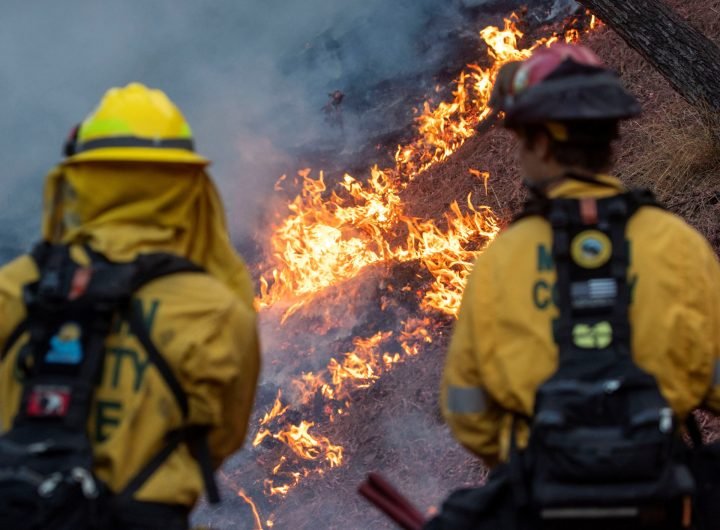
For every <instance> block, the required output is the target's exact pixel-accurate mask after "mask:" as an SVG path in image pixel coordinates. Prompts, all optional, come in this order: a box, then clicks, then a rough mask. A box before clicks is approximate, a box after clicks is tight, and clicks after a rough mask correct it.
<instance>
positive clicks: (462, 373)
mask: <svg viewBox="0 0 720 530" xmlns="http://www.w3.org/2000/svg"><path fill="white" fill-rule="evenodd" d="M491 105H492V106H494V108H495V109H496V110H501V111H504V112H505V125H506V126H507V127H508V128H510V129H511V130H512V131H514V133H515V134H516V136H517V140H518V144H519V163H520V167H521V170H522V173H523V177H524V179H525V183H526V185H527V187H528V188H529V189H530V192H531V194H532V195H534V196H535V197H536V198H540V199H542V200H554V199H560V198H567V199H585V198H594V199H601V198H606V197H612V196H616V195H618V194H621V193H623V192H625V191H626V190H625V188H624V187H623V184H622V183H621V182H620V180H618V179H617V178H615V177H613V176H610V175H608V174H606V171H607V170H608V168H609V166H610V165H611V141H612V140H613V139H615V138H616V137H617V131H618V122H619V120H621V119H625V118H629V117H632V116H635V115H637V114H638V113H639V111H640V109H639V105H638V103H637V102H636V100H635V99H634V98H633V97H632V96H631V95H630V94H629V93H627V92H626V91H625V90H624V89H623V88H622V86H621V85H620V83H619V81H617V78H615V76H614V75H611V73H610V72H609V71H607V70H606V69H605V68H604V67H603V65H602V64H601V62H600V60H599V59H598V58H597V57H596V56H595V55H594V54H593V53H592V52H591V51H589V50H588V49H586V48H584V47H581V46H566V45H559V46H555V47H552V48H550V49H542V50H540V51H538V52H536V53H535V54H534V55H533V56H532V57H531V58H530V59H528V60H526V61H524V62H519V63H513V64H510V65H506V66H505V67H504V68H503V69H502V70H501V73H500V75H499V78H498V81H497V83H496V87H495V92H494V94H493V98H492V101H491ZM581 202H582V201H581ZM587 202H588V204H590V205H592V204H594V202H593V201H587ZM626 237H627V240H628V242H629V249H630V252H629V254H630V258H629V267H628V269H627V281H628V284H629V286H630V304H629V322H630V324H631V327H632V340H631V346H632V347H631V351H632V356H633V359H634V361H635V363H636V364H637V366H639V367H640V368H641V369H643V370H644V371H646V372H647V373H649V374H651V375H652V376H654V377H655V378H656V380H657V384H658V386H659V389H660V391H661V392H662V395H663V397H664V398H665V400H666V401H667V403H668V404H669V405H670V406H671V407H672V410H673V411H674V412H675V414H676V415H677V417H678V418H679V419H680V420H682V419H683V418H685V417H686V416H687V415H688V414H689V413H690V412H691V411H692V410H693V409H695V408H697V407H701V406H704V407H708V408H710V409H712V410H714V411H716V412H720V266H719V265H718V259H717V257H716V255H715V253H714V252H713V250H712V248H711V247H710V245H709V244H708V242H707V241H706V240H704V239H703V237H702V236H701V235H700V234H698V233H697V232H696V231H695V230H694V229H692V228H691V227H690V226H688V225H687V224H686V223H685V222H684V221H683V220H682V219H680V218H679V217H677V216H676V215H673V214H671V213H669V212H667V211H664V210H661V209H659V208H641V209H639V210H638V212H637V213H636V214H635V215H634V216H633V217H632V218H631V219H630V221H629V222H628V225H627V231H626ZM598 241H599V242H600V244H599V245H597V248H590V247H592V245H587V248H585V247H577V245H575V240H573V247H572V248H571V250H570V253H571V254H572V256H571V259H572V260H574V261H575V262H576V263H577V264H578V265H579V266H580V267H585V268H587V269H591V268H593V267H595V266H596V263H595V262H597V263H598V264H599V263H601V262H602V261H603V260H605V261H607V259H608V257H607V256H605V255H604V254H605V253H606V251H608V245H603V244H602V238H598ZM598 241H589V242H590V243H598ZM552 249H553V229H552V228H551V225H550V223H549V222H548V220H546V219H545V218H543V217H542V216H537V215H536V216H527V217H525V218H523V219H521V220H518V221H517V222H515V223H513V224H512V225H511V226H510V227H509V228H508V229H507V230H505V231H504V232H503V233H501V235H500V236H499V237H498V238H497V240H496V241H495V242H494V243H493V244H492V245H491V246H490V247H489V248H488V249H487V250H486V251H485V252H484V253H483V254H482V255H480V256H479V257H478V259H477V262H476V264H475V267H474V270H473V272H472V274H471V276H470V278H469V281H468V284H467V288H466V290H465V293H464V296H463V302H462V306H461V310H460V313H459V316H458V320H457V323H456V326H455V330H454V333H453V336H452V340H451V344H450V347H449V351H448V354H447V359H446V365H445V370H444V375H443V381H442V388H441V403H442V410H443V414H444V417H445V419H446V421H447V423H448V424H449V426H450V428H451V430H452V432H453V434H454V435H455V437H456V438H457V439H458V440H459V441H460V443H462V444H463V445H464V446H465V447H466V448H467V449H468V450H470V451H471V452H472V453H474V454H475V455H477V456H479V457H480V458H481V459H482V460H483V461H484V462H485V463H486V464H487V465H488V466H490V467H491V468H493V467H495V466H496V465H498V464H499V463H502V462H505V461H506V460H507V459H508V455H509V453H510V451H511V447H510V445H511V425H512V424H513V418H518V417H521V418H531V417H532V416H533V413H534V406H535V398H536V392H537V390H538V388H539V387H540V385H541V384H542V383H543V382H544V381H546V380H547V379H548V378H550V376H551V375H553V373H554V372H555V371H556V369H557V367H558V344H557V342H556V337H555V335H554V332H553V325H554V321H555V320H556V319H558V316H559V308H558V303H559V296H558V289H557V286H556V281H557V273H556V269H555V266H554V263H553V257H552V256H553V254H552ZM595 285H596V286H599V285H601V284H600V283H596V284H595ZM573 333H574V338H575V346H576V347H579V348H582V347H584V342H588V343H589V344H590V345H595V346H597V345H598V344H600V345H601V346H602V345H604V344H603V343H604V342H605V341H606V338H605V336H606V333H607V329H605V328H604V327H603V326H597V327H594V328H593V327H589V328H588V329H584V330H581V329H579V328H576V329H574V330H573ZM583 334H584V335H583ZM609 340H610V339H609V338H608V339H607V341H609ZM518 424H519V425H518V435H517V444H518V445H519V447H520V448H522V447H524V446H525V445H526V444H527V437H528V428H527V422H525V421H521V422H518ZM461 527H463V528H464V526H457V528H461ZM607 527H608V528H609V527H610V525H609V524H608V526H607ZM433 528H455V527H453V526H452V525H447V526H441V525H439V526H436V527H433ZM578 528H579V526H578ZM583 528H585V526H583ZM588 528H589V527H588ZM602 528H605V526H602Z"/></svg>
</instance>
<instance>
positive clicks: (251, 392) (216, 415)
mask: <svg viewBox="0 0 720 530" xmlns="http://www.w3.org/2000/svg"><path fill="white" fill-rule="evenodd" d="M212 329H213V332H212V333H209V334H207V335H205V337H206V339H205V340H204V341H203V342H199V343H196V344H194V345H193V346H192V348H191V351H190V352H189V353H188V356H187V358H186V362H185V363H183V372H184V373H183V379H184V383H185V388H186V389H187V392H188V401H189V408H190V418H189V421H190V423H191V424H193V425H204V426H209V427H210V428H211V430H210V450H211V453H212V456H213V460H214V463H215V465H217V466H219V465H220V464H221V463H222V461H223V460H224V459H225V458H227V457H228V456H229V455H230V454H232V453H233V452H235V451H236V450H238V449H239V448H240V447H241V446H242V443H243V440H244V439H245V435H246V433H247V427H248V421H249V419H250V413H251V411H252V406H253V399H254V396H255V389H256V387H257V380H258V374H259V371H260V348H259V340H258V334H257V329H256V315H255V313H254V311H253V310H252V309H250V308H248V307H247V306H246V305H245V304H244V303H243V302H242V301H240V300H238V299H235V300H234V301H233V303H231V304H230V306H229V307H227V308H226V310H225V311H224V312H222V313H221V314H220V315H219V316H218V317H217V318H215V319H214V326H213V328H212Z"/></svg>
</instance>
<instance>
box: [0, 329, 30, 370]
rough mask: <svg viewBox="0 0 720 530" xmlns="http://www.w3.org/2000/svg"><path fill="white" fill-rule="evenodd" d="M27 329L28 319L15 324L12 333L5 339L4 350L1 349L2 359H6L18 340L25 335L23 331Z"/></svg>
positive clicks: (0, 356) (0, 357) (0, 359)
mask: <svg viewBox="0 0 720 530" xmlns="http://www.w3.org/2000/svg"><path fill="white" fill-rule="evenodd" d="M27 329H28V327H27V320H23V321H22V322H20V323H19V324H18V325H17V326H15V329H13V330H12V332H11V333H10V335H8V338H7V339H6V340H5V344H4V345H3V349H2V351H0V361H4V360H5V357H7V354H8V353H10V350H11V349H12V347H13V346H14V345H15V343H16V342H17V341H18V340H20V337H22V336H23V333H25V332H26V331H27Z"/></svg>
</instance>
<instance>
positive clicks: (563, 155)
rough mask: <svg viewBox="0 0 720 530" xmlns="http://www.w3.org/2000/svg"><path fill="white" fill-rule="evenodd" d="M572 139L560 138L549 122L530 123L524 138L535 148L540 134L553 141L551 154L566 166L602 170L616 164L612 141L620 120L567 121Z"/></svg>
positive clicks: (530, 146)
mask: <svg viewBox="0 0 720 530" xmlns="http://www.w3.org/2000/svg"><path fill="white" fill-rule="evenodd" d="M563 125H564V126H566V128H567V130H568V140H566V141H560V140H557V139H556V138H555V137H554V136H553V134H552V133H551V132H550V131H549V130H548V128H547V127H546V126H545V125H526V126H525V127H523V128H522V133H523V134H522V137H523V141H524V142H525V145H526V147H528V148H532V147H533V146H534V145H535V142H536V141H537V138H538V136H539V135H544V136H547V137H548V139H549V140H550V154H551V156H552V157H553V158H554V159H555V160H557V162H559V163H560V164H562V165H564V166H572V167H578V168H582V169H586V170H588V171H592V172H593V173H602V172H604V171H607V170H608V169H610V168H611V167H612V165H613V148H612V141H613V139H615V138H616V137H617V123H616V122H612V123H593V124H589V123H578V124H572V125H569V124H563Z"/></svg>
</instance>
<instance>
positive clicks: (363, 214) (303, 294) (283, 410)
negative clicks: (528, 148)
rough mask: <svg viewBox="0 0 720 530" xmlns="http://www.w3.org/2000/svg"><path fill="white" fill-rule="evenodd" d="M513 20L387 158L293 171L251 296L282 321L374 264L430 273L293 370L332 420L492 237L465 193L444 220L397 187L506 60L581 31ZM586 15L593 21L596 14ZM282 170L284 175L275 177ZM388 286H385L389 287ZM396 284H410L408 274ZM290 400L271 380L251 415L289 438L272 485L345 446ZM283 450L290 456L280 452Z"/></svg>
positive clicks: (418, 338)
mask: <svg viewBox="0 0 720 530" xmlns="http://www.w3.org/2000/svg"><path fill="white" fill-rule="evenodd" d="M516 22H517V18H516V17H515V16H514V15H513V16H512V17H510V18H508V19H506V20H505V23H504V27H503V28H497V27H492V26H491V27H487V28H485V29H483V30H482V31H481V32H480V36H481V38H482V39H483V41H484V42H485V43H486V44H487V46H488V57H489V60H490V65H489V66H480V65H478V64H472V65H468V67H467V69H466V70H465V71H464V72H462V73H461V74H460V76H459V78H458V79H457V81H456V83H455V89H454V90H453V92H452V96H453V97H452V99H451V100H450V101H446V102H441V103H439V104H437V105H432V104H431V103H429V102H426V103H425V104H424V106H423V109H422V112H421V113H420V115H419V116H418V117H417V118H416V132H417V134H416V137H415V139H414V140H412V141H411V142H409V143H407V144H405V145H400V146H398V147H397V150H396V151H395V164H394V166H393V167H389V168H383V169H381V168H379V167H378V166H374V167H373V168H372V169H371V170H370V175H369V176H368V177H367V179H363V180H360V179H356V178H355V177H353V176H351V175H349V174H346V175H344V177H343V178H342V180H341V181H340V182H339V183H338V184H337V186H335V187H334V188H333V189H328V186H327V184H326V182H325V176H324V174H323V172H322V171H321V172H319V173H318V175H317V176H316V177H313V176H311V175H312V173H311V170H310V169H304V170H302V171H299V172H298V176H299V178H300V182H301V190H300V192H299V194H298V195H297V196H296V197H295V198H294V199H293V200H292V201H291V202H290V203H289V205H288V213H287V215H286V216H285V217H284V218H283V219H282V220H281V221H280V222H279V223H278V224H277V226H274V227H273V231H272V234H271V236H270V253H269V255H270V258H269V261H268V263H266V264H265V268H264V271H263V274H262V276H261V278H260V285H261V289H260V296H259V297H258V299H257V301H256V302H257V305H258V307H259V308H261V309H268V308H270V307H274V308H279V309H280V312H281V313H282V317H281V324H283V323H285V322H286V321H287V319H288V318H289V317H290V316H291V315H293V314H294V313H296V312H297V311H299V310H301V309H302V308H303V307H304V306H305V305H306V304H308V302H310V301H312V300H314V299H315V298H316V297H317V296H318V295H319V293H321V292H323V291H325V290H326V289H328V288H330V287H337V286H338V285H342V283H343V282H346V281H348V280H350V279H352V278H355V277H356V276H358V274H359V273H360V272H361V271H363V270H365V269H367V268H368V267H370V266H373V265H376V264H397V263H407V262H415V263H417V264H418V265H419V266H420V267H422V268H423V269H424V270H425V271H427V273H428V274H429V278H430V281H429V282H428V283H427V284H426V285H424V286H422V287H421V288H420V291H419V292H418V301H419V304H420V308H421V310H422V314H420V315H416V316H414V317H411V318H407V319H405V320H404V321H403V322H402V327H401V329H400V330H399V331H398V330H385V331H378V332H377V333H374V334H373V335H371V336H368V337H364V338H363V337H355V338H354V339H353V340H352V346H353V347H352V349H350V351H346V352H345V353H343V354H342V355H340V356H336V357H333V358H331V359H330V361H329V362H328V364H327V366H326V368H325V369H323V370H320V371H317V372H306V373H302V374H301V375H300V376H298V377H297V378H296V379H295V380H294V381H293V382H292V386H293V391H294V395H295V396H296V397H295V398H294V399H293V402H294V405H296V406H300V405H309V404H316V403H317V402H318V400H320V401H321V402H322V403H325V405H324V408H323V409H322V410H323V414H324V415H325V419H327V420H328V422H332V421H333V420H334V418H335V416H336V414H337V415H340V414H345V413H347V410H348V408H350V406H351V401H350V397H351V392H354V391H357V390H358V389H365V388H368V387H370V386H372V385H373V384H374V383H375V382H376V381H377V380H378V379H379V378H380V377H381V376H382V374H383V373H386V372H388V371H390V370H392V369H393V367H394V366H396V365H397V364H398V363H400V362H403V361H404V360H405V359H407V358H409V357H412V356H415V355H418V354H419V353H420V352H421V351H422V350H423V348H425V347H427V345H428V344H431V343H432V342H433V335H434V331H433V329H432V325H433V318H432V315H433V314H436V313H437V312H440V313H443V314H446V315H451V316H454V315H456V314H457V311H458V310H459V307H460V300H461V296H462V292H463V289H464V287H465V283H466V281H467V278H468V275H469V274H470V271H471V269H472V263H473V261H474V259H475V257H476V256H477V254H478V253H479V252H482V250H483V249H485V248H486V247H487V245H489V244H490V243H491V242H492V241H493V239H494V238H495V237H496V235H497V233H498V231H499V220H498V218H497V217H496V215H495V214H494V213H493V211H492V210H491V209H490V208H489V207H487V206H483V205H480V204H478V203H477V202H475V201H474V200H473V197H472V196H471V195H468V197H467V198H466V200H465V203H464V204H463V206H462V207H461V206H460V204H458V203H457V202H454V203H452V204H451V205H450V206H449V210H448V212H447V213H446V214H445V218H444V220H443V221H442V222H436V221H434V220H421V219H417V218H414V217H411V216H409V215H408V214H407V213H406V208H405V204H404V202H403V198H402V192H403V190H405V189H406V187H407V185H408V184H409V183H410V182H411V181H412V180H414V179H415V178H417V177H418V175H420V174H421V173H422V172H423V171H425V170H427V169H428V168H429V167H431V166H433V165H435V164H438V163H442V162H443V161H444V160H446V159H447V158H448V157H449V156H450V155H452V154H453V153H454V152H455V151H456V150H457V149H458V148H459V147H460V146H462V145H463V143H464V142H465V141H466V140H467V139H468V138H470V137H471V136H472V135H473V134H474V132H475V129H476V127H477V125H478V124H479V123H480V122H481V121H482V120H483V119H484V118H486V117H487V116H488V114H489V113H490V110H489V109H488V107H487V103H488V100H489V98H490V94H491V91H492V86H493V83H494V81H495V77H496V76H497V73H498V70H499V69H500V67H501V66H502V65H503V64H505V63H507V62H509V61H515V60H521V59H524V58H527V57H529V56H530V55H531V53H532V51H533V50H535V49H536V48H538V47H540V46H545V45H549V44H551V43H554V42H557V41H560V40H566V41H568V42H570V41H575V40H577V39H579V38H580V32H579V31H577V30H569V31H568V32H567V33H566V34H565V35H560V36H557V35H555V36H552V37H549V38H543V39H540V40H538V41H537V42H535V43H534V44H532V45H531V46H530V47H528V48H521V47H519V45H518V42H519V39H521V38H522V37H523V34H522V32H521V31H520V30H519V29H518V27H517V25H516ZM592 24H596V22H595V21H594V19H593V21H592ZM593 27H594V26H593ZM470 172H471V173H472V174H473V175H476V176H477V177H478V178H480V179H482V181H483V184H484V187H485V193H486V194H487V180H488V178H489V176H490V175H489V173H487V172H485V171H481V170H477V169H471V170H470ZM285 180H286V178H285V176H283V177H281V179H280V180H279V181H278V183H277V184H276V188H277V189H280V187H281V185H282V184H283V182H284V181H285ZM393 289H394V287H393V286H392V285H390V286H388V287H387V291H388V292H392V291H393ZM397 289H398V291H407V290H411V288H410V287H409V286H407V285H405V286H398V287H397ZM289 409H290V405H289V404H284V405H283V402H282V394H281V393H280V392H278V394H277V397H276V399H275V402H274V404H273V406H272V407H271V409H270V410H269V411H268V412H267V413H266V414H265V415H264V416H263V417H262V418H261V419H260V425H259V429H258V431H257V433H256V435H255V438H254V441H253V446H256V447H257V446H259V445H261V444H262V443H263V442H264V441H265V440H267V439H274V440H277V441H280V442H282V443H283V444H284V445H285V446H286V447H287V448H288V449H289V451H285V452H286V453H287V454H285V455H282V456H280V457H279V459H278V460H277V462H276V463H275V464H274V465H273V467H272V477H271V478H268V479H266V480H265V481H264V486H265V488H264V490H265V493H266V494H267V495H269V496H275V495H278V496H284V495H287V494H288V492H289V491H291V490H292V488H293V487H295V486H296V485H297V484H299V483H300V481H301V480H302V479H303V478H305V477H307V476H310V475H322V474H323V473H324V470H325V469H327V468H334V467H337V466H340V465H342V463H343V460H344V454H343V447H342V446H340V445H337V444H333V443H332V442H331V441H330V440H329V439H328V438H327V437H325V436H322V435H320V434H318V433H317V432H314V431H313V432H311V429H315V427H316V423H315V422H313V421H307V420H301V421H300V422H299V423H298V422H294V421H288V420H287V419H286V416H287V411H288V410H289ZM318 421H319V420H318ZM292 455H294V457H296V458H297V461H291V460H290V459H289V457H290V456H292ZM307 462H313V464H312V466H311V467H308V466H306V465H305V463H307ZM323 466H325V467H323ZM258 520H259V519H258ZM268 525H270V523H268Z"/></svg>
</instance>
